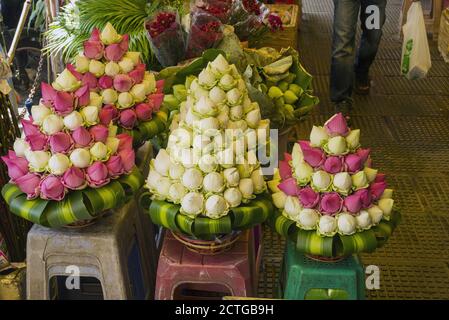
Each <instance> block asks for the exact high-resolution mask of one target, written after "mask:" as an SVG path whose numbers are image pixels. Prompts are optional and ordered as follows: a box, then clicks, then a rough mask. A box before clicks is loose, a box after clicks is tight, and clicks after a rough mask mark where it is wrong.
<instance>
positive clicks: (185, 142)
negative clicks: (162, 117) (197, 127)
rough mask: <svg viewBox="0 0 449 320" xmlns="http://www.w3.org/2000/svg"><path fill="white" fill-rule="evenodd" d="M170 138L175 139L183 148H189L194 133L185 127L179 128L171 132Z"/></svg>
mask: <svg viewBox="0 0 449 320" xmlns="http://www.w3.org/2000/svg"><path fill="white" fill-rule="evenodd" d="M170 138H172V139H175V143H176V144H177V145H178V146H180V147H181V148H189V147H190V146H191V145H192V140H193V134H192V131H190V130H187V129H185V128H177V129H176V130H174V131H173V132H172V133H171V135H170V137H169V139H170Z"/></svg>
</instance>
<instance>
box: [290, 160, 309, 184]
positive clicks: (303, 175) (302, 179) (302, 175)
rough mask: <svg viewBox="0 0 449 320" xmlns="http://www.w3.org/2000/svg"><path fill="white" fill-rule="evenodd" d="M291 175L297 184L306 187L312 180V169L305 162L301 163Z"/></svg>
mask: <svg viewBox="0 0 449 320" xmlns="http://www.w3.org/2000/svg"><path fill="white" fill-rule="evenodd" d="M293 174H294V177H295V178H296V181H297V182H298V184H300V185H306V184H308V183H309V182H310V179H311V178H312V174H313V168H312V167H311V166H310V165H309V164H308V163H307V162H305V161H301V162H299V164H298V165H297V166H296V167H294V168H293Z"/></svg>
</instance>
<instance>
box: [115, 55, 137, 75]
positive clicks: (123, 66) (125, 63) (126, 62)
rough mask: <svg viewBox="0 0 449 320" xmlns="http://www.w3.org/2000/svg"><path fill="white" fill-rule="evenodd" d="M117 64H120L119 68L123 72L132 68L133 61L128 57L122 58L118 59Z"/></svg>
mask: <svg viewBox="0 0 449 320" xmlns="http://www.w3.org/2000/svg"><path fill="white" fill-rule="evenodd" d="M118 65H119V66H120V70H122V72H123V73H128V72H130V71H132V70H133V69H134V63H133V61H132V60H131V59H129V58H123V59H122V60H120V62H119V63H118Z"/></svg>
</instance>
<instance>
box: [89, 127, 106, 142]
mask: <svg viewBox="0 0 449 320" xmlns="http://www.w3.org/2000/svg"><path fill="white" fill-rule="evenodd" d="M89 132H90V134H91V135H92V137H93V138H94V140H95V141H101V142H103V143H105V142H106V138H107V137H108V133H109V130H108V128H107V127H106V126H105V125H102V124H97V125H95V126H93V127H91V128H90V129H89Z"/></svg>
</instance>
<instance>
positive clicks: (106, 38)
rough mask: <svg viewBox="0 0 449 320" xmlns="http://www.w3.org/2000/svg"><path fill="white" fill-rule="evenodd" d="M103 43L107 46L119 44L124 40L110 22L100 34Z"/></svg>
mask: <svg viewBox="0 0 449 320" xmlns="http://www.w3.org/2000/svg"><path fill="white" fill-rule="evenodd" d="M100 39H101V42H103V43H104V44H105V45H108V44H113V43H119V42H120V41H121V40H122V36H121V35H119V34H118V33H117V31H116V30H115V29H114V27H113V26H112V24H111V23H110V22H108V23H107V24H106V26H105V27H104V28H103V31H101V33H100Z"/></svg>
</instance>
